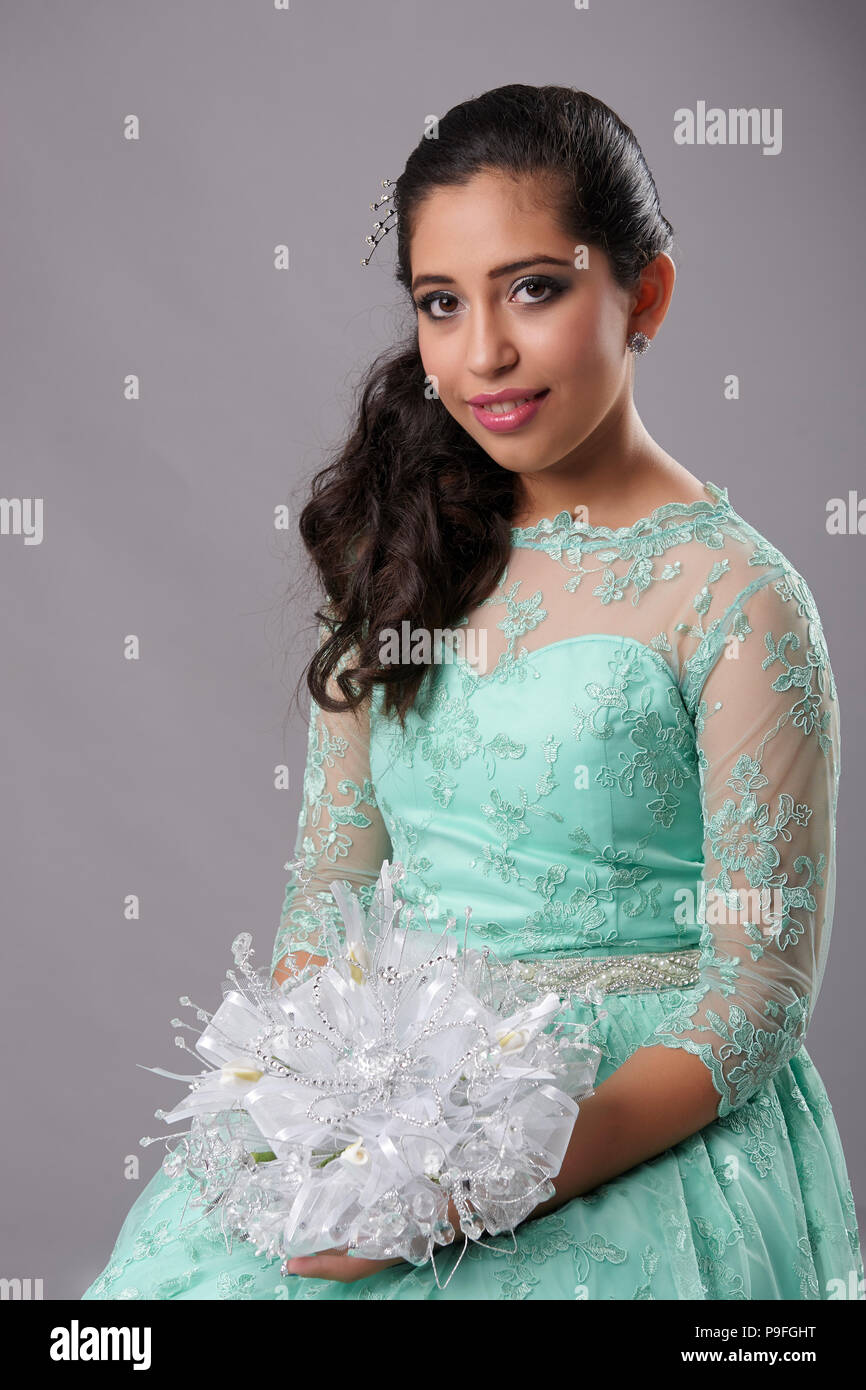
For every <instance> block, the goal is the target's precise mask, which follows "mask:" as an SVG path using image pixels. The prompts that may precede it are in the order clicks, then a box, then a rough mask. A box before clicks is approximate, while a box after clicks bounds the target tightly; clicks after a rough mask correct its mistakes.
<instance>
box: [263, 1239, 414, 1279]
mask: <svg viewBox="0 0 866 1390" xmlns="http://www.w3.org/2000/svg"><path fill="white" fill-rule="evenodd" d="M348 1248H349V1247H348V1246H346V1245H344V1246H343V1247H342V1249H339V1250H320V1251H319V1252H318V1254H317V1255H296V1256H295V1257H294V1259H291V1260H290V1261H289V1273H290V1274H300V1275H301V1277H302V1278H304V1279H336V1280H337V1282H338V1283H340V1284H354V1283H355V1281H356V1280H357V1279H366V1278H367V1277H368V1276H369V1275H370V1274H378V1273H379V1270H380V1269H387V1268H388V1266H389V1265H402V1264H405V1263H406V1261H405V1260H404V1259H403V1257H402V1256H397V1257H396V1258H395V1259H393V1260H365V1259H361V1258H359V1257H358V1256H355V1255H349V1254H348V1253H347V1252H348Z"/></svg>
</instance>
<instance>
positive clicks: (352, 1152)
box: [340, 1139, 370, 1164]
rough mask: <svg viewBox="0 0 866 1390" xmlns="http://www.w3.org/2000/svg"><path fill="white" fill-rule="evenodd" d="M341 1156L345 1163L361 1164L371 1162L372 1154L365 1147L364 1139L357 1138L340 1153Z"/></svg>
mask: <svg viewBox="0 0 866 1390" xmlns="http://www.w3.org/2000/svg"><path fill="white" fill-rule="evenodd" d="M340 1158H341V1159H342V1160H343V1162H344V1163H354V1164H361V1163H369V1162H370V1155H369V1153H368V1152H367V1150H366V1149H365V1148H364V1140H363V1139H356V1140H355V1142H354V1144H349V1146H348V1148H345V1149H344V1150H343V1152H342V1153H341V1154H340Z"/></svg>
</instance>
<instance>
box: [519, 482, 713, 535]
mask: <svg viewBox="0 0 866 1390" xmlns="http://www.w3.org/2000/svg"><path fill="white" fill-rule="evenodd" d="M703 488H704V491H705V492H706V493H708V495H709V497H708V499H703V498H698V500H697V501H695V502H663V503H662V504H661V506H659V507H654V508H653V510H652V511H651V512H649V513H648V514H647V515H646V516H641V517H638V519H637V521H632V522H631V523H630V524H629V525H627V526H592V525H590V523H589V522H588V521H576V520H575V518H574V517H573V516H572V515H571V512H569V511H566V510H565V509H563V510H562V511H561V512H557V514H556V516H554V517H549V516H544V517H542V518H541V520H540V521H537V522H536V523H535V525H534V526H512V527H511V541H512V544H517V543H520V542H524V543H529V542H532V541H539V542H544V541H547V540H550V539H555V540H557V541H560V542H561V541H562V540H563V539H565V538H567V537H571V536H572V535H573V536H578V537H579V536H587V537H588V538H590V539H592V538H593V537H595V536H597V537H603V538H606V539H610V540H626V539H630V538H632V537H638V536H643V535H645V534H646V533H647V532H648V531H654V530H658V529H665V528H664V527H663V526H662V525H661V523H662V522H664V521H667V520H668V519H669V518H670V517H677V518H683V517H686V518H688V517H693V516H703V515H705V514H707V513H715V512H725V511H731V503H730V501H729V499H728V489H727V488H726V487H720V486H719V485H718V483H714V482H710V481H707V482H705V483H704V484H703ZM710 499H711V500H710Z"/></svg>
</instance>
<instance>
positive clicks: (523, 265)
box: [412, 254, 574, 294]
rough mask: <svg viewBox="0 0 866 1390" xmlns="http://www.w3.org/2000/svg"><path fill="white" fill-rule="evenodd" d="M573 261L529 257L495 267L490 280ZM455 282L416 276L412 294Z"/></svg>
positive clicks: (436, 276) (549, 257) (568, 263)
mask: <svg viewBox="0 0 866 1390" xmlns="http://www.w3.org/2000/svg"><path fill="white" fill-rule="evenodd" d="M573 264H574V262H573V261H564V260H561V259H560V258H559V257H558V256H546V255H544V254H542V255H540V256H529V257H528V258H527V259H524V260H521V261H509V262H508V264H507V265H497V266H494V267H493V269H492V270H488V272H487V278H488V280H495V279H496V278H497V276H499V275H510V274H513V273H514V271H515V270H528V269H529V267H530V266H531V265H573ZM454 283H455V282H454V280H453V279H452V278H451V276H450V275H416V276H415V279H414V280H413V281H412V293H413V294H414V293H415V291H416V290H417V289H418V288H419V286H421V285H436V284H438V285H453V284H454Z"/></svg>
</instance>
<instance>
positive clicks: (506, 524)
mask: <svg viewBox="0 0 866 1390" xmlns="http://www.w3.org/2000/svg"><path fill="white" fill-rule="evenodd" d="M488 170H490V171H492V170H497V171H502V172H504V173H507V174H509V175H512V176H516V177H521V176H538V175H541V176H543V178H544V179H546V180H547V187H546V189H545V191H546V192H547V193H548V196H549V198H550V203H551V208H552V211H553V215H554V216H555V217H556V219H557V221H558V225H559V226H561V227H562V228H563V229H564V230H565V231H566V233H567V234H568V235H569V236H573V237H574V238H575V242H580V243H582V244H585V245H589V246H595V247H599V248H601V250H602V251H604V253H605V254H606V255H607V257H608V259H609V262H610V267H611V273H612V275H613V277H614V279H615V280H616V282H617V283H618V284H619V285H620V286H622V287H623V288H625V289H634V288H636V286H637V284H638V282H639V278H640V272H641V270H642V269H643V267H644V266H645V265H647V264H649V262H650V261H652V260H654V259H655V257H656V256H657V255H659V253H660V252H662V251H669V249H670V246H671V244H672V240H673V229H672V227H671V225H670V223H669V222H668V221H667V219H666V218H665V217H663V216H662V212H661V209H660V207H659V198H658V193H657V190H656V186H655V183H654V181H653V177H652V174H651V173H650V171H649V168H648V167H647V164H646V160H645V159H644V157H643V154H642V152H641V149H640V146H639V144H638V142H637V140H636V139H635V136H634V134H633V132H632V131H631V130H630V128H629V127H628V126H627V125H625V124H624V123H623V121H621V120H620V118H619V116H617V114H616V112H614V111H612V110H611V109H610V107H609V106H606V105H605V104H604V102H602V101H599V100H598V98H596V97H593V96H590V95H589V93H588V92H580V91H575V90H573V89H572V88H570V87H554V86H544V87H530V86H524V85H523V84H521V83H513V84H510V85H509V86H505V87H497V88H495V89H494V90H492V91H489V92H484V93H483V94H482V95H481V96H479V97H474V98H472V99H471V100H470V101H464V102H461V103H460V104H459V105H458V106H453V107H452V108H451V110H450V111H448V112H447V114H446V115H445V116H443V117H442V119H441V120H440V121H439V124H438V138H436V139H427V138H422V139H421V140H420V141H419V142H418V145H417V146H416V147H415V149H414V150H413V151H412V153H411V154H410V155H409V158H408V160H407V161H406V167H405V169H404V171H403V173H402V174H401V175H400V177H399V178H398V179H397V181H396V184H395V185H394V188H393V202H392V207H393V209H394V211H395V212H396V213H397V223H396V231H397V265H396V276H397V280H398V282H399V284H401V285H402V286H403V288H404V289H405V290H406V291H407V293H408V294H409V296H410V299H411V267H410V255H409V253H410V243H411V237H412V228H413V224H414V221H415V219H416V217H417V215H418V211H419V209H420V208H421V205H422V204H423V202H424V200H425V198H426V197H427V196H428V195H429V194H430V193H431V192H432V191H433V190H434V189H436V188H442V187H447V186H453V185H458V184H465V183H466V182H467V181H468V180H469V179H471V178H472V177H473V176H474V175H476V174H478V173H480V172H482V171H485V172H486V171H488ZM542 188H543V189H544V188H545V184H544V183H542ZM413 312H414V305H413ZM425 387H426V378H425V374H424V367H423V364H422V361H421V356H420V353H419V350H418V339H417V333H413V335H412V338H411V340H409V341H404V342H402V343H400V344H398V345H397V346H396V347H395V348H392V349H389V350H387V351H385V352H383V353H381V354H380V355H379V356H378V357H377V358H376V359H375V361H374V362H373V363H372V364H371V365H370V366H369V367H368V368H367V370H366V372H365V373H364V376H363V377H362V380H361V383H360V386H359V388H358V389H359V397H360V398H359V402H358V407H357V415H356V419H355V422H354V426H353V428H352V431H351V433H350V435H349V437H348V439H347V440H346V442H345V443H344V444H343V446H342V448H341V449H340V451H339V454H338V455H337V456H336V457H335V458H334V459H333V461H332V462H331V463H330V464H328V465H327V466H326V467H325V468H323V469H322V470H321V472H319V473H318V474H317V475H316V476H315V478H314V479H313V481H312V495H311V497H310V499H309V501H308V502H307V503H306V505H305V506H304V508H303V510H302V512H301V515H300V520H299V529H300V534H301V539H302V540H303V542H304V545H305V547H306V549H307V552H308V554H309V556H310V558H311V560H312V562H313V564H314V566H315V568H316V570H317V572H318V577H319V579H320V581H321V583H322V585H323V587H324V590H325V594H326V596H327V598H326V603H325V605H324V611H323V610H322V609H317V610H316V617H317V618H319V619H320V620H322V621H324V622H326V625H327V628H328V630H329V631H330V636H329V637H326V638H325V640H324V642H323V644H322V645H321V646H320V647H319V649H318V651H317V652H316V653H315V654H314V656H313V658H312V660H311V661H310V663H309V665H308V666H307V668H306V671H305V672H304V673H302V677H301V679H303V675H304V674H305V675H306V680H307V685H308V686H309V689H310V692H311V694H312V696H313V699H314V700H315V701H316V702H317V703H318V704H319V705H320V706H321V707H322V708H323V709H326V710H345V709H347V708H356V707H357V706H358V705H359V704H360V703H361V701H362V700H363V699H364V698H365V697H366V696H367V695H368V694H369V693H370V691H371V689H372V687H373V685H374V684H375V683H376V682H382V683H383V685H384V687H385V690H384V702H385V709H386V711H388V712H390V711H393V710H396V711H397V712H398V716H399V719H400V722H401V724H402V723H403V721H404V719H405V715H406V713H407V711H408V709H409V708H410V707H411V705H412V704H413V703H414V700H415V698H416V696H417V693H418V690H419V688H420V686H421V684H422V682H423V679H424V677H425V675H426V674H427V670H428V667H427V666H425V665H423V664H417V663H416V664H410V665H406V666H401V665H394V664H392V665H384V666H383V665H381V664H380V661H379V651H380V641H379V633H380V632H381V631H382V629H384V628H392V629H395V630H396V631H397V632H398V633H399V632H401V631H402V629H401V623H402V622H403V621H405V620H408V622H409V626H410V630H413V629H420V630H422V631H427V632H431V633H432V631H433V630H434V629H435V628H437V627H438V628H442V629H447V628H450V627H453V626H455V624H456V623H457V622H458V620H459V619H460V618H461V617H462V616H463V615H465V614H466V613H467V612H468V611H469V610H470V609H471V608H472V607H473V606H474V605H475V604H476V603H478V602H480V600H481V599H483V598H486V597H487V596H488V595H489V594H490V593H491V592H492V590H493V588H494V586H495V584H496V581H497V579H498V578H499V576H500V575H501V574H502V571H503V569H504V567H505V565H506V562H507V559H508V553H509V550H510V527H511V524H512V522H511V518H512V516H513V514H514V508H515V504H516V497H515V486H516V481H515V475H514V474H512V473H511V472H509V471H508V470H507V469H505V468H502V467H501V466H500V465H499V464H497V463H496V462H495V461H494V460H493V459H491V458H490V457H489V455H488V454H486V453H485V452H484V450H483V449H482V448H481V447H480V445H478V444H477V443H476V442H475V440H474V439H473V438H472V437H471V435H469V434H468V433H467V432H466V430H464V429H463V428H462V427H461V426H460V425H459V424H458V423H457V421H456V420H455V419H454V418H453V417H452V416H451V415H450V414H449V413H448V411H447V410H445V409H444V407H443V406H442V405H441V404H440V403H439V402H438V400H437V399H436V398H435V396H434V397H433V398H432V399H431V394H432V393H431V392H430V391H429V389H425ZM329 609H330V613H331V616H330V618H329V615H328V610H329ZM350 653H352V654H353V658H354V664H351V661H349V660H347V658H348V656H349V654H350ZM331 677H334V679H335V681H336V684H337V686H338V687H339V689H340V690H341V691H342V693H343V694H344V696H345V703H342V704H341V703H339V702H338V701H335V700H334V699H332V698H331V696H330V695H329V694H327V693H326V690H325V686H326V683H327V682H328V681H329V679H330V678H331ZM299 684H300V682H299Z"/></svg>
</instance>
